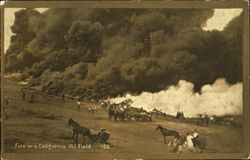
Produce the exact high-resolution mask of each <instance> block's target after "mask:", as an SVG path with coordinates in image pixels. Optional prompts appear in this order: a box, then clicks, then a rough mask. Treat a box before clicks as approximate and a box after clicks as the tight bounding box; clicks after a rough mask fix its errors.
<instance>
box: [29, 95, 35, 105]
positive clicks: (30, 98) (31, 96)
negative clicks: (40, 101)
mask: <svg viewBox="0 0 250 160" xmlns="http://www.w3.org/2000/svg"><path fill="white" fill-rule="evenodd" d="M28 102H29V103H33V102H34V95H33V93H31V95H30V97H29V101H28Z"/></svg>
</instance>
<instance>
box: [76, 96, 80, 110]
mask: <svg viewBox="0 0 250 160" xmlns="http://www.w3.org/2000/svg"><path fill="white" fill-rule="evenodd" d="M77 110H78V111H80V110H81V101H80V99H79V98H78V100H77Z"/></svg>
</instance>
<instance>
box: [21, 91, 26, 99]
mask: <svg viewBox="0 0 250 160" xmlns="http://www.w3.org/2000/svg"><path fill="white" fill-rule="evenodd" d="M25 97H26V94H25V92H24V91H23V92H22V98H23V100H25Z"/></svg>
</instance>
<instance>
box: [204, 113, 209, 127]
mask: <svg viewBox="0 0 250 160" xmlns="http://www.w3.org/2000/svg"><path fill="white" fill-rule="evenodd" d="M205 122H206V126H208V124H209V117H208V115H207V114H206V116H205Z"/></svg>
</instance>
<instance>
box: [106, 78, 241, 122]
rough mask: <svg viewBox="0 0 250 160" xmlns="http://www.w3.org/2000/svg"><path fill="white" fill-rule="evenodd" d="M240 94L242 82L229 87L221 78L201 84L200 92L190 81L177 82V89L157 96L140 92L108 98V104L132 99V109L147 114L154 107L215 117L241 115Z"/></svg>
mask: <svg viewBox="0 0 250 160" xmlns="http://www.w3.org/2000/svg"><path fill="white" fill-rule="evenodd" d="M242 91H243V85H242V83H236V84H234V85H229V84H228V83H227V82H226V80H225V79H222V78H220V79H217V80H216V81H215V82H214V83H213V84H212V85H204V86H203V87H202V88H201V93H197V92H194V85H193V84H192V83H191V82H187V81H185V80H180V81H179V83H178V84H177V85H176V86H170V87H168V88H167V89H166V90H162V91H160V92H157V93H150V92H142V93H141V94H140V95H137V96H133V95H131V94H126V95H125V96H123V97H116V98H111V99H110V101H111V102H112V103H121V102H122V101H124V100H127V99H131V100H132V103H131V106H132V107H135V108H141V107H143V108H144V109H145V110H148V111H151V110H153V109H154V108H156V109H158V110H162V111H163V112H165V113H167V114H170V115H176V113H177V112H178V111H183V112H184V116H185V117H197V116H198V115H199V114H203V113H206V114H208V115H216V116H222V115H239V114H242V104H243V103H242V102H243V98H242V97H243V96H242V94H243V92H242Z"/></svg>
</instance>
